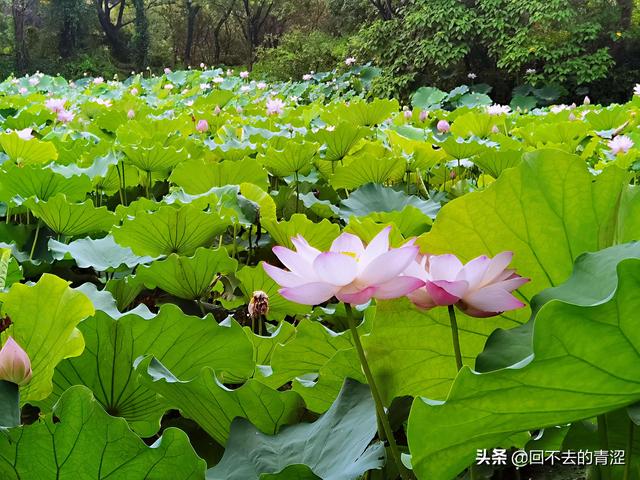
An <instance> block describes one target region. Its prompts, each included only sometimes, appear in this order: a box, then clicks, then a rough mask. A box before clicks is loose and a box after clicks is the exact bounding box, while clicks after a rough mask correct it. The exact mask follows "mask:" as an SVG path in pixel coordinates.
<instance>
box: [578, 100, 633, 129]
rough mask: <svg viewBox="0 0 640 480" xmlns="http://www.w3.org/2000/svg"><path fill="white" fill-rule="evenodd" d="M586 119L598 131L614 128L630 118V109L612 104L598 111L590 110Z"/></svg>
mask: <svg viewBox="0 0 640 480" xmlns="http://www.w3.org/2000/svg"><path fill="white" fill-rule="evenodd" d="M584 119H585V120H586V121H587V122H589V124H590V125H591V126H592V127H593V129H594V130H596V131H603V130H604V131H606V130H614V129H616V128H619V127H621V126H622V125H624V123H625V122H627V121H628V120H629V111H628V110H627V109H626V108H625V107H623V106H622V105H611V106H610V107H608V108H603V109H599V110H598V111H597V112H594V111H591V112H588V113H587V114H586V115H585V116H584Z"/></svg>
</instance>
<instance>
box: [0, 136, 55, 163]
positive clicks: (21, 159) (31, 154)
mask: <svg viewBox="0 0 640 480" xmlns="http://www.w3.org/2000/svg"><path fill="white" fill-rule="evenodd" d="M0 146H2V149H3V150H4V152H5V153H6V154H7V155H8V156H9V158H10V159H11V160H15V161H16V162H17V163H22V164H31V163H40V164H44V163H47V162H50V161H51V160H56V159H57V158H58V151H57V150H56V147H55V145H54V144H53V143H51V142H43V141H42V140H38V139H36V138H32V139H31V140H23V139H21V138H20V137H19V136H18V134H17V133H15V132H12V133H3V134H0Z"/></svg>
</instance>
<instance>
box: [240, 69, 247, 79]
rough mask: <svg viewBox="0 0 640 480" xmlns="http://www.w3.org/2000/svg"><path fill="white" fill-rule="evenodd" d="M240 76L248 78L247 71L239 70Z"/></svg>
mask: <svg viewBox="0 0 640 480" xmlns="http://www.w3.org/2000/svg"><path fill="white" fill-rule="evenodd" d="M240 78H242V79H247V78H249V72H247V71H246V70H245V71H243V72H240Z"/></svg>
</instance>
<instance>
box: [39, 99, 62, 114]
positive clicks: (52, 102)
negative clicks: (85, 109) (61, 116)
mask: <svg viewBox="0 0 640 480" xmlns="http://www.w3.org/2000/svg"><path fill="white" fill-rule="evenodd" d="M65 103H67V99H66V98H49V99H48V100H47V101H46V102H44V106H45V107H47V108H48V109H49V110H51V111H52V112H53V113H60V112H62V111H63V110H64V104H65Z"/></svg>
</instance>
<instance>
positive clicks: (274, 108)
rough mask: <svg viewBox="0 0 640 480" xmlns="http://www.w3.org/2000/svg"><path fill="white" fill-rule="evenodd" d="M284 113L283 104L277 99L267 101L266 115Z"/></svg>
mask: <svg viewBox="0 0 640 480" xmlns="http://www.w3.org/2000/svg"><path fill="white" fill-rule="evenodd" d="M283 111H284V102H283V101H282V100H280V99H279V98H270V99H269V100H267V115H280V114H282V112H283Z"/></svg>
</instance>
